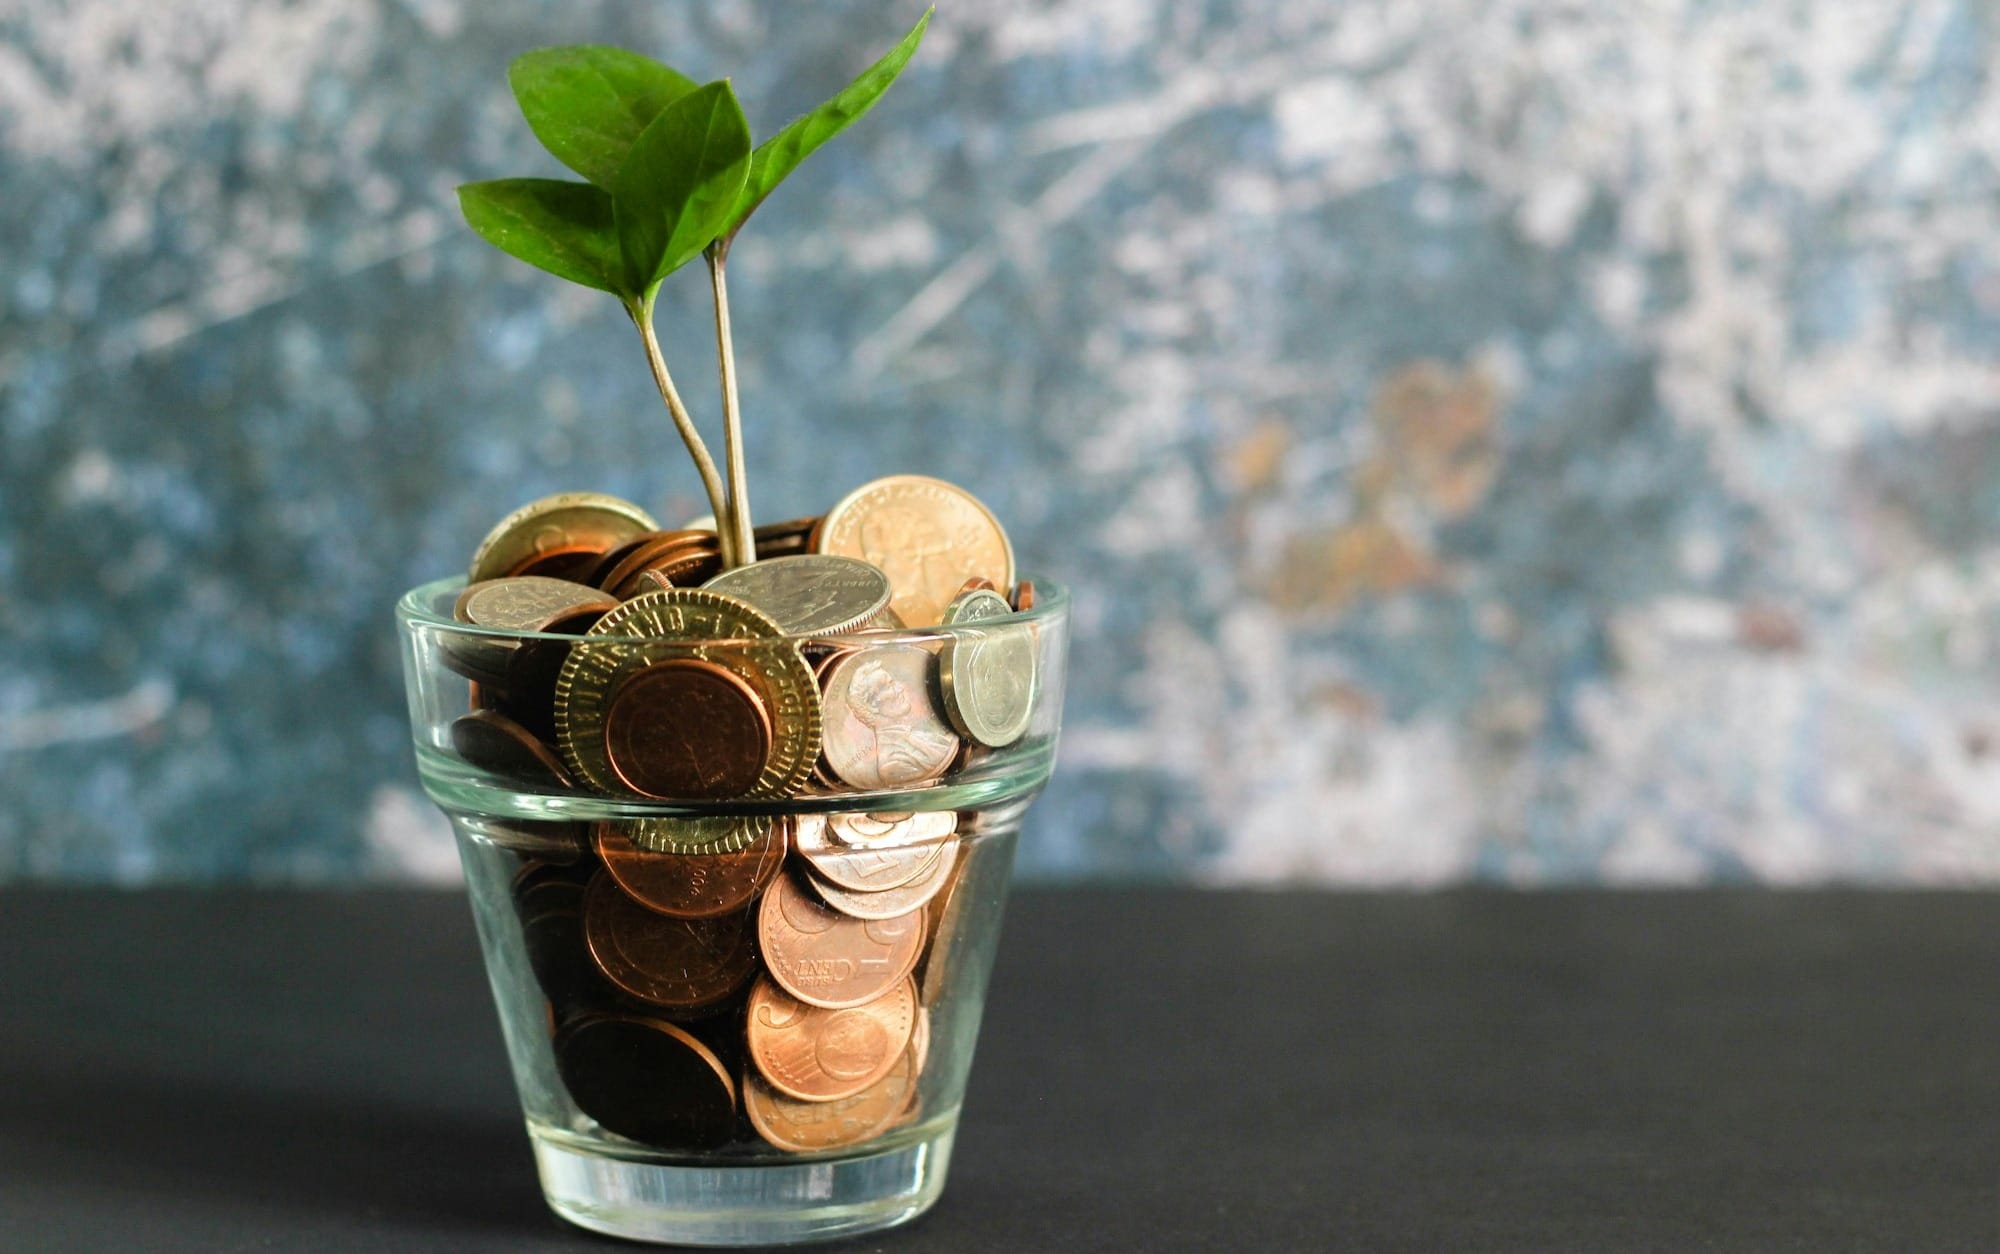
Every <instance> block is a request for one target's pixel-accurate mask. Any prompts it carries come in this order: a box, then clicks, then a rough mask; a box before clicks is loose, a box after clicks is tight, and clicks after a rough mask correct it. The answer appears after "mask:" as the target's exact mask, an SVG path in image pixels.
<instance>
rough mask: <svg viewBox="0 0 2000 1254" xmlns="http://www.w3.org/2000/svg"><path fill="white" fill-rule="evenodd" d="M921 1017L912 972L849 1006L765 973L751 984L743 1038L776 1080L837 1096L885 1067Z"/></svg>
mask: <svg viewBox="0 0 2000 1254" xmlns="http://www.w3.org/2000/svg"><path fill="white" fill-rule="evenodd" d="M916 1023H917V994H916V989H915V987H914V986H913V985H911V983H910V982H909V980H907V979H905V980H903V981H901V982H900V983H898V984H896V985H895V986H894V987H892V988H890V989H889V990H888V991H887V992H886V993H884V994H883V995H882V996H880V997H877V998H876V999H875V1000H874V1001H871V1002H869V1003H868V1004H867V1005H865V1006H853V1007H849V1008H847V1009H844V1010H829V1009H826V1008H824V1007H821V1006H813V1005H809V1004H807V1003H806V1002H802V1001H800V1000H798V999H797V998H796V997H793V996H792V995H791V994H789V993H787V992H785V990H784V989H782V988H780V987H778V986H777V985H776V984H774V983H772V982H771V981H770V980H768V979H760V980H758V981H757V983H756V985H755V987H753V988H752V989H751V990H750V1013H749V1025H748V1030H747V1031H746V1033H745V1038H746V1042H747V1044H748V1045H749V1047H750V1060H751V1062H752V1063H754V1064H756V1067H757V1072H758V1074H760V1075H762V1076H763V1077H764V1079H765V1080H766V1081H768V1082H769V1083H770V1085H771V1087H772V1088H774V1089H777V1090H778V1091H779V1092H780V1093H784V1094H787V1095H789V1096H791V1097H796V1098H798V1099H799V1100H800V1101H807V1102H834V1101H839V1100H840V1099H841V1098H843V1097H852V1096H854V1095H855V1094H856V1093H859V1092H861V1091H862V1090H863V1089H865V1088H867V1087H868V1086H869V1085H871V1084H873V1083H875V1082H876V1081H877V1080H880V1079H881V1078H882V1077H883V1076H885V1075H888V1074H889V1072H890V1070H891V1069H892V1068H894V1067H895V1065H896V1060H897V1059H898V1058H899V1057H901V1056H902V1055H903V1053H904V1051H906V1050H907V1049H908V1048H909V1044H910V1035H911V1033H913V1032H914V1031H915V1030H916Z"/></svg>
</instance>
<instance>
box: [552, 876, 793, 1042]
mask: <svg viewBox="0 0 2000 1254" xmlns="http://www.w3.org/2000/svg"><path fill="white" fill-rule="evenodd" d="M583 935H584V940H585V942H586V943H588V944H589V946H590V956H591V957H592V958H593V959H595V960H596V962H597V968H598V970H600V971H602V972H604V974H605V976H606V978H608V979H609V980H610V981H611V982H612V983H613V984H616V985H617V986H618V987H619V988H621V989H623V990H625V991H626V992H627V993H630V994H631V995H632V996H634V997H637V998H638V999H639V1000H641V1001H646V1002H651V1003H652V1004H654V1005H656V1006H664V1007H666V1008H667V1009H669V1010H699V1009H702V1008H704V1007H707V1006H712V1005H714V1004H716V1003H717V1002H719V1001H722V1000H723V999H725V998H727V997H728V996H729V995H730V994H731V993H733V992H735V991H736V990H737V989H738V988H741V987H742V986H743V982H744V981H745V980H747V979H749V978H750V973H751V972H752V971H753V970H755V969H756V966H757V944H756V937H755V929H754V928H753V927H752V926H751V920H750V918H749V916H748V915H747V914H733V915H724V916H721V917H719V918H714V919H676V918H672V917H670V916H668V915H664V914H660V913H659V912H657V911H654V910H648V909H647V908H646V907H644V906H642V905H640V904H639V903H638V902H636V901H634V900H632V898H630V897H628V896H626V895H625V891H624V890H623V889H621V888H620V887H618V881H617V880H616V879H614V878H612V876H611V875H610V874H609V873H608V872H599V873H598V875H597V876H596V877H595V878H593V879H592V880H591V881H590V888H589V889H588V890H587V891H586V892H585V894H584V899H583Z"/></svg>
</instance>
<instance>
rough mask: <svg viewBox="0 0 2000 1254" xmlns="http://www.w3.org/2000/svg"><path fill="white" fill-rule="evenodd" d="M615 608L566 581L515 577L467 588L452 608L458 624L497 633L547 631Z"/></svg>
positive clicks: (592, 591)
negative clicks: (585, 614) (590, 613)
mask: <svg viewBox="0 0 2000 1254" xmlns="http://www.w3.org/2000/svg"><path fill="white" fill-rule="evenodd" d="M616 608H618V602H617V600H616V599H615V598H613V597H609V596H606V595H605V594H604V593H602V592H599V591H597V590H596V589H595V588H588V587H585V586H584V585H583V584H580V583H572V582H570V581H569V580H567V579H544V578H542V577H540V576H538V575H516V576H513V577H511V578H506V579H486V580H482V581H481V582H479V583H475V584H468V585H466V588H465V590H464V591H463V592H461V593H459V594H458V600H457V601H456V602H455V603H454V604H453V605H452V616H453V617H454V618H456V619H458V621H459V622H461V623H469V624H471V625H473V626H475V627H490V628H492V629H494V630H496V631H529V632H533V631H547V630H549V627H550V624H552V623H557V622H560V621H562V620H564V619H567V618H570V617H572V616H573V615H576V614H579V613H581V612H583V611H585V610H593V609H594V610H596V611H597V612H598V613H600V614H602V613H604V612H606V611H608V610H613V609H616Z"/></svg>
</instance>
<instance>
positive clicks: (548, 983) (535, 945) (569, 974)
mask: <svg viewBox="0 0 2000 1254" xmlns="http://www.w3.org/2000/svg"><path fill="white" fill-rule="evenodd" d="M513 892H514V910H515V913H516V914H517V915H518V916H519V917H520V920H521V944H522V947H523V949H524V950H525V951H526V953H527V957H528V968H529V970H531V971H533V972H534V976H535V983H536V984H538V985H540V986H541V990H542V995H543V996H545V997H547V998H548V999H549V1004H550V1005H551V1006H554V1007H557V1008H558V1010H559V1011H560V1012H562V1013H567V1012H568V1011H569V1010H571V1009H572V1008H574V1007H576V1006H579V1005H583V1004H585V1003H587V1002H589V1001H591V1000H594V999H598V998H601V997H602V996H604V995H605V984H604V976H603V975H602V974H601V973H600V972H599V971H598V969H597V965H596V964H595V963H593V962H592V961H591V960H590V951H589V950H588V949H586V948H585V947H584V943H583V885H582V884H581V883H579V882H578V881H577V879H576V878H575V875H574V873H573V872H572V871H571V870H570V869H569V868H565V867H557V866H551V865H548V864H546V863H539V862H531V863H529V864H528V865H527V866H525V867H523V868H522V869H521V873H520V874H519V875H518V876H516V877H515V879H514V888H513Z"/></svg>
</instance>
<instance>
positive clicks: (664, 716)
mask: <svg viewBox="0 0 2000 1254" xmlns="http://www.w3.org/2000/svg"><path fill="white" fill-rule="evenodd" d="M604 752H605V756H606V757H607V758H609V759H610V762H611V769H612V770H614V771H616V772H617V773H618V778H619V780H620V781H621V782H623V783H624V785H625V786H626V787H627V788H630V789H631V790H632V791H633V792H636V793H639V794H640V795H642V796H647V797H683V798H695V799H705V800H715V799H720V798H723V797H740V796H742V795H743V794H744V793H747V792H749V791H750V790H751V789H752V788H755V787H756V786H757V780H758V778H759V777H760V776H762V775H763V773H764V763H765V762H766V761H768V760H769V758H770V756H771V716H770V714H769V713H768V712H766V710H765V708H764V701H763V698H761V697H760V696H758V695H757V690H756V689H755V688H752V687H751V686H750V684H749V682H748V681H746V680H745V679H743V678H742V677H741V676H739V675H738V674H736V672H734V671H732V670H730V669H729V668H728V667H725V666H720V665H717V664H716V663H714V662H709V661H704V660H702V659H701V658H692V657H685V658H671V659H668V660H667V661H663V662H655V663H653V664H652V665H651V666H648V667H646V668H644V669H643V670H640V671H638V672H636V673H634V674H633V675H632V676H631V677H630V678H629V679H626V680H624V681H623V682H622V683H620V684H619V685H618V687H617V688H615V689H613V690H612V693H611V699H610V701H609V702H608V703H607V704H606V707H605V712H604Z"/></svg>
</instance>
